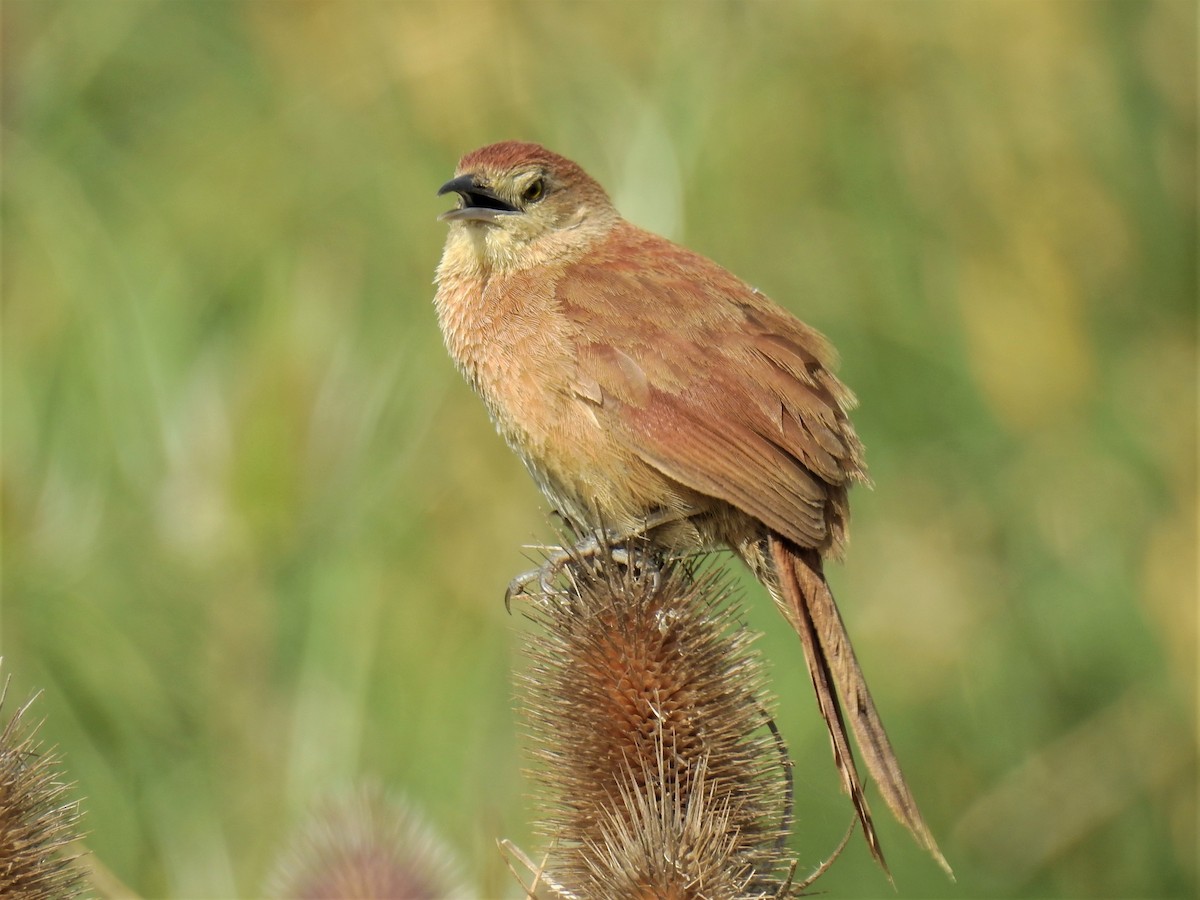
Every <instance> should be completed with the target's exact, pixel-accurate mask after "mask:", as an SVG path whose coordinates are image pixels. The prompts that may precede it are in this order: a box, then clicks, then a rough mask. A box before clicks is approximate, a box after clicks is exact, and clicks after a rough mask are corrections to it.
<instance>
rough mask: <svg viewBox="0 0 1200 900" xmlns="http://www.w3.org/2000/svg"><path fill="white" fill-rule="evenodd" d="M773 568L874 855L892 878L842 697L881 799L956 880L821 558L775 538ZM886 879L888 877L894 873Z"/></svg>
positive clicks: (844, 779)
mask: <svg viewBox="0 0 1200 900" xmlns="http://www.w3.org/2000/svg"><path fill="white" fill-rule="evenodd" d="M770 562H771V568H772V569H773V570H774V575H775V579H776V581H777V584H776V585H774V586H772V587H774V588H775V590H776V591H778V596H777V597H776V601H777V602H779V603H780V604H781V605H782V606H783V609H784V613H785V614H786V615H787V617H788V619H789V620H790V621H791V622H792V625H793V626H794V627H795V628H796V631H797V632H798V633H799V635H800V641H801V643H802V644H803V645H804V658H805V660H806V661H807V662H808V672H809V675H810V676H812V683H813V689H814V690H815V691H816V693H817V703H818V705H819V706H820V708H821V716H822V718H824V719H825V725H826V727H827V728H828V729H829V737H830V739H831V740H832V741H833V759H834V762H835V763H836V764H837V768H838V772H839V773H840V774H841V776H842V785H843V786H844V787H845V788H846V791H847V792H848V793H849V794H850V799H851V801H852V802H853V803H854V809H855V811H856V812H857V813H858V818H859V821H860V822H861V823H862V827H863V833H864V834H865V836H866V838H867V844H868V845H869V846H870V848H871V853H872V855H873V856H874V857H875V859H876V860H877V861H878V862H879V865H880V866H882V867H883V870H884V871H885V872H888V867H887V863H886V862H884V859H883V851H882V850H881V849H880V847H879V838H878V836H877V835H876V834H875V825H874V823H873V822H872V821H871V810H870V809H869V808H868V806H867V799H866V797H865V796H864V795H863V790H862V782H861V781H860V780H859V776H858V769H857V767H856V766H855V763H854V754H853V753H852V752H851V750H850V742H849V739H848V738H847V735H846V723H845V720H844V719H843V718H842V707H841V704H840V703H838V694H839V693H840V694H841V696H842V698H843V699H844V700H845V701H846V704H847V707H848V709H849V716H850V727H851V729H852V730H853V731H854V738H855V741H856V742H857V743H858V748H859V750H860V751H861V753H862V755H863V760H864V761H865V762H866V764H867V771H868V772H870V773H871V777H872V778H873V779H874V780H875V784H876V785H877V786H878V787H879V792H880V793H881V794H883V799H884V800H885V801H886V802H887V805H888V807H889V808H890V809H891V811H892V813H893V814H894V815H895V816H896V818H897V819H898V820H899V821H900V822H901V824H903V825H904V826H905V827H906V828H907V829H908V830H909V831H910V832H912V835H913V837H914V838H916V840H917V843H919V844H920V845H921V846H922V847H924V848H925V849H926V850H928V851H929V853H930V855H931V856H933V858H934V859H935V860H936V861H937V863H938V865H940V866H941V867H942V868H943V869H944V870H945V871H946V874H947V875H949V876H950V877H951V878H953V877H954V872H953V871H952V870H951V868H950V865H949V863H947V862H946V858H945V857H944V856H942V852H941V851H940V850H939V849H938V845H937V841H935V840H934V838H933V835H932V834H931V833H930V831H929V828H928V827H927V826H926V825H925V820H924V819H923V818H921V812H920V810H918V809H917V801H916V800H914V799H913V795H912V792H911V791H910V790H909V789H908V784H907V783H906V782H905V780H904V773H903V772H901V771H900V763H899V761H898V760H897V759H896V753H895V751H893V750H892V744H891V741H889V740H888V736H887V732H886V731H884V729H883V722H882V721H880V719H879V713H878V712H877V711H876V710H875V702H874V701H873V700H872V699H871V692H870V691H869V690H868V689H867V682H866V679H865V678H863V673H862V669H860V668H859V667H858V660H857V659H856V658H855V656H854V648H853V647H852V646H851V645H850V636H849V635H847V634H846V626H845V625H844V624H843V623H842V617H841V614H840V613H839V612H838V608H837V604H836V603H834V601H833V593H832V592H831V591H830V590H829V585H828V584H827V583H826V582H825V576H824V575H823V574H822V566H821V556H820V554H819V553H818V552H817V551H815V550H801V549H799V548H798V547H796V545H795V544H793V543H791V542H790V541H788V540H786V539H785V538H782V537H779V536H778V535H774V534H772V535H771V536H770ZM835 686H836V689H837V690H836V691H835V689H834V688H835ZM888 877H889V878H890V877H891V873H890V872H889V873H888Z"/></svg>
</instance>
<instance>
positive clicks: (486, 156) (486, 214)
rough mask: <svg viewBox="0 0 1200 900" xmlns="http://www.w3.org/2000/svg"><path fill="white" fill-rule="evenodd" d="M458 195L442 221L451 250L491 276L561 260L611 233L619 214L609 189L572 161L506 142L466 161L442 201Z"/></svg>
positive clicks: (446, 187)
mask: <svg viewBox="0 0 1200 900" xmlns="http://www.w3.org/2000/svg"><path fill="white" fill-rule="evenodd" d="M449 193H454V194H457V195H458V205H457V206H456V207H455V208H454V209H451V210H448V211H447V212H444V213H442V215H441V216H440V217H439V218H440V219H441V220H442V221H444V222H449V223H450V238H449V242H448V244H447V250H448V251H449V250H450V248H451V247H453V246H456V245H457V247H458V250H459V251H460V252H465V251H468V248H469V252H473V253H474V255H475V256H476V262H477V263H479V264H482V265H484V266H486V267H488V268H505V269H513V268H525V267H527V266H530V265H537V264H539V263H541V262H544V261H545V260H546V258H547V257H548V256H562V255H563V254H564V253H566V252H569V248H570V247H571V246H573V245H579V246H582V245H583V244H584V243H586V242H587V241H590V240H591V239H592V238H593V237H594V236H595V235H596V233H597V230H605V229H607V228H608V227H609V226H610V225H611V224H612V223H613V222H614V221H616V218H617V213H616V210H615V209H614V208H613V205H612V201H610V200H609V199H608V195H607V194H606V193H605V192H604V189H603V188H602V187H600V185H599V184H597V183H596V181H595V180H594V179H592V177H591V176H589V175H588V174H587V173H586V172H584V171H583V169H581V168H580V167H579V166H578V165H576V164H575V163H573V162H571V161H570V160H569V159H565V158H564V157H561V156H559V155H558V154H556V153H551V152H550V151H549V150H547V149H545V148H544V147H542V146H540V145H538V144H528V143H522V142H519V141H505V142H503V143H500V144H490V145H488V146H486V147H481V148H480V149H478V150H475V151H473V152H471V153H468V154H467V155H466V156H464V157H463V158H462V159H461V160H460V161H459V164H458V169H457V170H456V172H455V176H454V177H453V178H452V179H450V180H449V181H447V182H446V183H445V184H444V185H442V187H441V188H440V189H439V190H438V194H449Z"/></svg>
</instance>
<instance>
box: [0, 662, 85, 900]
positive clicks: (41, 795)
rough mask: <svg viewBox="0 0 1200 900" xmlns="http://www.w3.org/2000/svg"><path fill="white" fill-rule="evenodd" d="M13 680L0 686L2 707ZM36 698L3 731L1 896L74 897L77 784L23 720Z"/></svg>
mask: <svg viewBox="0 0 1200 900" xmlns="http://www.w3.org/2000/svg"><path fill="white" fill-rule="evenodd" d="M7 693H8V680H7V679H5V681H4V684H3V686H2V687H0V707H2V706H3V704H4V699H5V696H6V695H7ZM34 699H36V695H34V697H31V698H30V699H29V700H27V701H26V702H25V704H24V705H23V706H21V707H19V708H18V709H17V711H16V712H15V713H13V716H12V718H11V719H9V720H8V724H7V725H5V726H4V731H3V732H0V897H6V898H9V897H11V898H14V900H50V898H54V900H69V898H72V897H78V896H79V895H80V894H81V893H82V892H83V890H84V887H85V884H84V876H83V872H82V871H81V869H80V868H79V866H78V863H77V860H78V859H79V854H74V855H71V854H69V853H67V852H64V851H65V850H66V848H67V847H68V846H69V845H71V844H72V843H73V842H74V841H76V840H78V838H79V820H80V818H81V813H80V810H79V803H78V802H72V801H69V800H68V794H69V793H70V791H71V789H72V787H74V785H72V784H69V783H67V782H65V781H63V780H62V773H61V768H60V767H61V763H62V760H61V758H60V757H59V755H58V754H57V753H56V752H55V751H54V750H53V749H49V750H48V749H46V748H44V747H43V746H42V745H41V742H40V741H38V740H37V739H36V735H37V729H38V726H36V725H35V726H33V727H32V728H31V729H29V730H28V731H27V730H26V728H25V725H24V723H23V721H22V718H23V716H24V715H25V713H26V711H28V709H29V707H30V705H31V704H32V703H33V701H34Z"/></svg>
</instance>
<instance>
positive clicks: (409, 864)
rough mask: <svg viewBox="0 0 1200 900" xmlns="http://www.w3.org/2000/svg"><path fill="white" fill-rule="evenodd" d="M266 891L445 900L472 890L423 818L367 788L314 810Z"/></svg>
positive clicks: (308, 896)
mask: <svg viewBox="0 0 1200 900" xmlns="http://www.w3.org/2000/svg"><path fill="white" fill-rule="evenodd" d="M266 894H267V896H270V897H286V898H295V900H329V898H363V900H366V898H394V897H405V898H411V900H443V898H450V897H466V896H469V891H467V889H466V888H465V887H464V886H463V884H462V882H461V881H460V880H459V877H458V875H457V874H456V866H455V865H454V863H453V861H452V857H451V855H450V853H449V852H448V850H446V848H445V847H444V845H443V844H442V843H441V841H440V840H439V839H438V838H437V837H436V836H435V835H434V833H433V832H432V830H431V829H430V828H429V827H428V826H427V825H426V824H425V823H424V821H423V820H422V819H421V818H420V816H419V815H418V814H417V813H416V812H415V811H414V810H413V809H412V808H411V807H410V806H408V805H407V804H405V803H403V802H401V801H398V800H395V799H392V798H390V797H388V796H387V795H386V794H385V793H384V792H383V790H382V789H380V788H378V787H376V786H374V785H367V786H362V787H360V788H358V789H357V790H356V791H354V792H353V793H351V794H349V795H346V796H336V797H330V798H328V799H327V800H325V801H324V802H323V803H321V804H320V805H319V806H318V807H317V808H316V810H315V811H314V812H313V814H312V816H311V817H310V819H309V821H308V822H307V823H306V825H305V826H304V828H303V830H302V831H301V832H300V834H299V836H298V837H297V838H296V839H295V840H294V841H293V842H292V845H291V846H290V847H289V848H288V850H287V851H285V853H284V854H283V855H282V856H281V857H280V860H279V862H278V863H277V864H276V867H275V871H274V873H273V874H272V876H271V877H270V878H269V879H268V882H267V888H266Z"/></svg>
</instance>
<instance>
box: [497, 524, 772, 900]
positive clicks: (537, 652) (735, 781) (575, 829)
mask: <svg viewBox="0 0 1200 900" xmlns="http://www.w3.org/2000/svg"><path fill="white" fill-rule="evenodd" d="M615 557H616V558H615V559H614V551H613V548H604V549H602V550H601V551H600V552H599V553H597V554H595V555H593V556H590V557H586V558H582V557H581V558H577V559H575V560H573V561H572V562H571V563H569V564H568V565H567V566H566V575H567V578H566V580H567V587H566V589H565V590H563V591H553V590H544V591H542V592H541V593H535V594H533V595H532V596H531V598H530V612H529V617H530V618H531V619H532V620H533V621H534V623H535V628H534V629H533V631H532V633H531V634H530V635H529V637H528V641H527V653H528V655H529V657H530V659H531V665H530V667H529V669H528V671H527V672H526V673H525V674H524V675H523V676H522V678H521V682H522V684H521V686H522V687H523V688H524V693H525V698H524V711H525V717H526V720H527V722H528V730H529V735H530V739H531V743H532V747H533V753H534V756H535V757H536V759H537V760H538V762H539V763H540V765H539V766H538V768H537V769H536V771H535V772H534V773H533V778H534V782H535V786H536V788H535V789H536V794H537V800H538V806H539V812H540V820H539V821H538V823H537V830H538V831H539V832H540V833H541V834H542V835H543V836H544V837H545V838H547V839H548V841H549V850H548V851H547V854H546V857H545V859H544V861H543V862H542V863H541V864H540V865H538V864H533V865H532V866H531V867H532V868H533V869H534V870H535V872H534V874H535V878H534V879H533V880H534V884H533V885H532V886H530V887H528V888H527V890H528V891H529V892H530V893H531V894H536V895H537V896H558V897H581V898H582V897H586V898H589V900H590V898H601V900H604V898H613V900H616V898H622V900H628V898H639V897H645V898H650V897H654V898H685V897H687V898H693V897H695V898H699V897H706V898H708V897H711V898H733V897H774V896H780V895H784V894H786V893H788V892H789V891H790V887H791V879H790V872H791V870H792V869H793V868H794V866H791V865H789V863H790V859H789V857H788V854H787V850H786V846H785V841H786V837H787V831H788V830H789V828H790V824H791V823H790V819H791V778H790V763H789V762H788V760H787V755H786V750H785V749H784V748H783V746H782V741H781V740H780V738H779V737H778V733H777V732H776V731H775V730H774V726H773V724H772V723H771V720H770V717H769V713H768V711H767V703H768V698H767V697H766V690H765V676H764V672H763V668H762V664H761V662H760V660H759V658H758V656H757V655H756V654H755V653H753V652H752V651H751V647H750V645H751V642H752V641H753V639H754V635H753V634H752V633H751V632H749V631H748V630H747V629H746V628H745V627H744V626H743V624H742V622H741V619H740V612H739V609H738V606H737V604H736V603H735V602H734V601H733V598H732V597H731V592H730V587H729V584H728V582H727V580H726V579H725V577H724V576H723V575H722V574H721V573H720V571H719V570H717V569H712V568H707V569H706V568H698V567H697V566H696V565H695V564H694V563H693V562H689V561H668V562H661V561H659V560H656V559H651V558H649V557H646V556H645V555H643V554H642V553H641V551H639V550H638V548H637V547H636V546H635V547H632V548H630V547H625V548H621V549H619V550H617V551H615ZM518 855H520V854H519V853H518Z"/></svg>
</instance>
